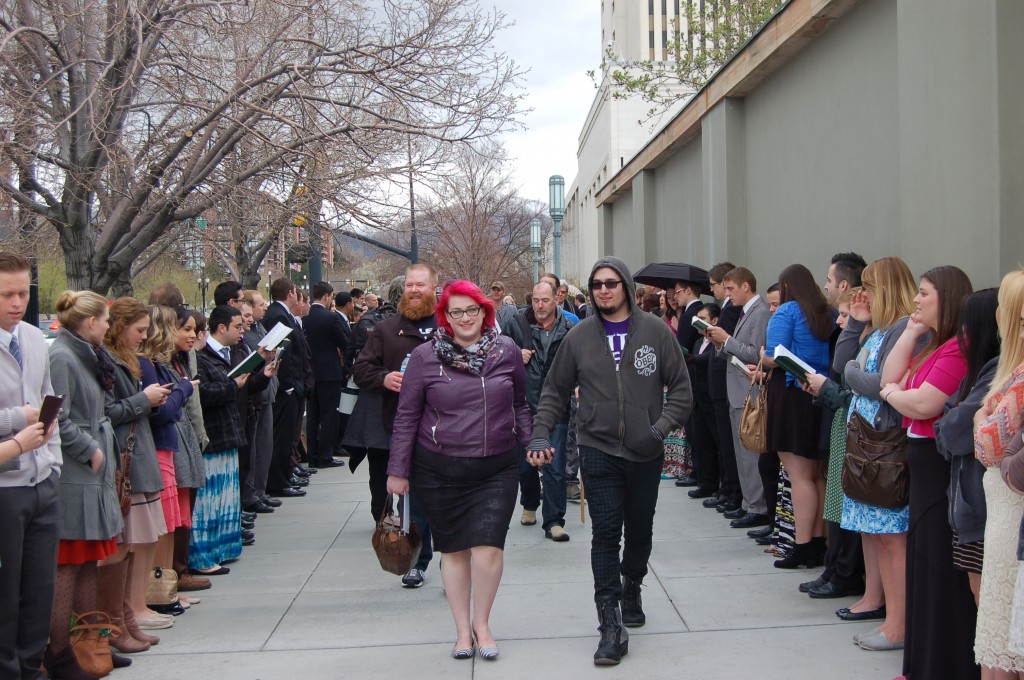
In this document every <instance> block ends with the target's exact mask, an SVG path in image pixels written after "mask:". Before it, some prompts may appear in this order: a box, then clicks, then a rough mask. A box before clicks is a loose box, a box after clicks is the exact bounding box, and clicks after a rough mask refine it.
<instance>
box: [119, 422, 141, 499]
mask: <svg viewBox="0 0 1024 680" xmlns="http://www.w3.org/2000/svg"><path fill="white" fill-rule="evenodd" d="M136 427H138V423H132V427H131V429H130V430H128V439H127V440H126V441H125V444H124V451H122V452H121V456H120V464H119V465H118V466H117V472H116V473H115V474H114V490H115V491H117V501H118V503H120V505H121V514H122V515H124V516H125V517H127V516H128V511H129V510H131V508H132V455H133V454H134V453H135V437H136V435H135V428H136Z"/></svg>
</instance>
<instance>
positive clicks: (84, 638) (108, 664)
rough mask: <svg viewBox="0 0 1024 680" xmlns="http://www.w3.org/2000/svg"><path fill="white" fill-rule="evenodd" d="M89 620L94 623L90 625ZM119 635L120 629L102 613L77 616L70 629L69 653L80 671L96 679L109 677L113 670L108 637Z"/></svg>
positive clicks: (96, 612) (112, 658) (87, 613)
mask: <svg viewBox="0 0 1024 680" xmlns="http://www.w3.org/2000/svg"><path fill="white" fill-rule="evenodd" d="M90 619H91V620H93V621H95V623H90V622H89V620H90ZM120 633H121V629H120V628H118V627H117V626H114V625H112V624H111V623H110V617H109V616H108V615H107V614H105V613H104V612H100V611H95V612H85V613H84V614H78V615H77V616H76V620H75V625H73V626H72V627H71V651H72V652H74V654H75V661H77V662H78V665H79V666H81V667H82V670H84V671H85V672H86V673H89V674H90V675H95V676H96V677H98V678H102V677H104V676H106V675H109V674H110V672H111V671H113V670H114V657H113V656H112V655H111V652H110V636H111V635H112V634H113V635H120Z"/></svg>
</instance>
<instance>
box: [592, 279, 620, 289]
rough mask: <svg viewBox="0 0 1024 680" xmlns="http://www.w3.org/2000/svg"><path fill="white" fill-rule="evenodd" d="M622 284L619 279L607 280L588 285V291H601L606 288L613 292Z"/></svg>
mask: <svg viewBox="0 0 1024 680" xmlns="http://www.w3.org/2000/svg"><path fill="white" fill-rule="evenodd" d="M620 283H622V280H621V279H608V280H607V281H594V282H593V283H591V284H590V290H601V289H602V288H607V289H608V290H615V289H616V288H618V287H619V284H620Z"/></svg>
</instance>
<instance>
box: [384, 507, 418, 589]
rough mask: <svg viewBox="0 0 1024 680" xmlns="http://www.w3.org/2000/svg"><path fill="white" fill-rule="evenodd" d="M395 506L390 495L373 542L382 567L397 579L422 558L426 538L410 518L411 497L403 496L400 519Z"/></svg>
mask: <svg viewBox="0 0 1024 680" xmlns="http://www.w3.org/2000/svg"><path fill="white" fill-rule="evenodd" d="M393 505H394V504H393V503H392V501H391V496H390V495H389V496H388V502H387V503H386V504H385V505H384V512H383V514H382V515H381V517H380V521H379V522H377V528H376V529H374V531H373V538H372V539H371V540H372V543H373V552H374V553H376V554H377V561H378V562H380V566H381V568H382V569H383V570H384V571H386V572H390V573H392V574H395V575H396V576H403V575H405V573H406V572H408V571H409V570H410V569H412V565H414V564H415V563H416V560H417V558H419V556H420V547H422V545H423V538H422V537H421V536H420V530H419V529H418V528H417V527H416V524H415V523H414V522H413V521H412V519H411V518H410V517H409V515H410V511H409V496H408V495H406V496H403V497H402V502H401V510H400V512H399V514H398V515H397V516H396V515H395V513H394V510H392V507H393Z"/></svg>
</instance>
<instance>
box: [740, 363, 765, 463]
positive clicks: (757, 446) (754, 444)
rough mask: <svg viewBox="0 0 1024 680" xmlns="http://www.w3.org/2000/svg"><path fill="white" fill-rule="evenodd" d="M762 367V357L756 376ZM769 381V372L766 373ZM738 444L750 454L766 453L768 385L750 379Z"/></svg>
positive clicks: (741, 416) (741, 418)
mask: <svg viewBox="0 0 1024 680" xmlns="http://www.w3.org/2000/svg"><path fill="white" fill-rule="evenodd" d="M763 365H764V357H761V360H760V361H758V362H757V371H756V372H755V373H754V375H755V376H756V375H757V374H758V373H760V372H761V367H762V366H763ZM768 379H769V380H770V379H771V371H769V372H768ZM739 435H740V443H741V444H743V447H744V448H746V449H747V450H748V451H750V452H751V453H768V384H767V380H766V381H765V384H764V385H760V386H759V385H758V384H757V381H756V380H755V379H754V378H753V377H751V378H750V391H749V392H747V398H746V400H745V401H744V402H743V413H742V414H741V415H740V431H739Z"/></svg>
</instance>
